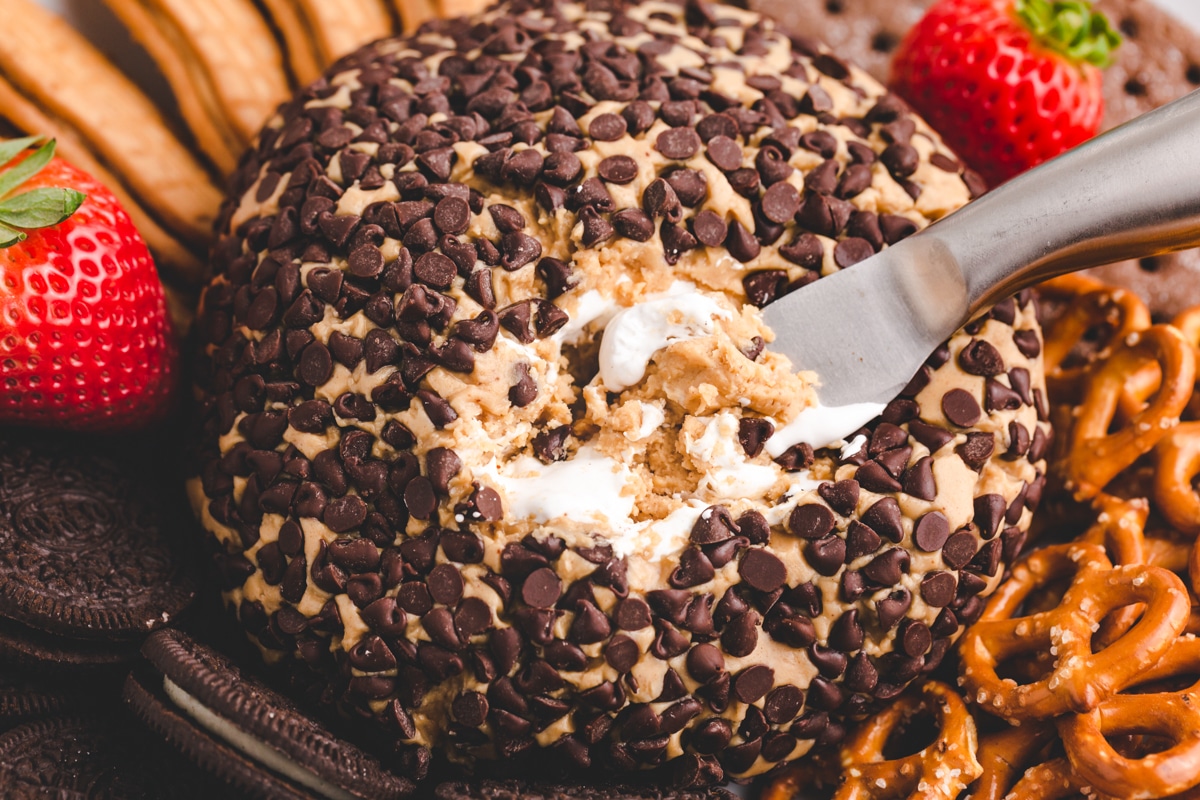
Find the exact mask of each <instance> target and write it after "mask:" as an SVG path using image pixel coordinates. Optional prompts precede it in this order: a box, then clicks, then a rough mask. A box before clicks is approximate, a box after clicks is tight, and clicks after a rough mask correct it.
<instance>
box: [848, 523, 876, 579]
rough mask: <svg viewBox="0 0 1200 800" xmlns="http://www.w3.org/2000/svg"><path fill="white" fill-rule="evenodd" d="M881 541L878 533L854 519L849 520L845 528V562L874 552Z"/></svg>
mask: <svg viewBox="0 0 1200 800" xmlns="http://www.w3.org/2000/svg"><path fill="white" fill-rule="evenodd" d="M882 541H883V540H882V539H881V538H880V536H879V534H878V533H876V532H875V531H873V530H871V529H870V528H869V527H867V526H866V525H864V524H862V523H861V522H859V521H858V520H856V519H855V520H851V521H850V525H849V527H848V528H846V563H847V564H849V563H850V562H851V561H854V560H855V559H857V558H861V557H862V556H866V555H870V554H871V553H874V552H875V551H876V550H878V549H879V545H880V544H881V543H882ZM846 574H847V575H848V574H850V573H846Z"/></svg>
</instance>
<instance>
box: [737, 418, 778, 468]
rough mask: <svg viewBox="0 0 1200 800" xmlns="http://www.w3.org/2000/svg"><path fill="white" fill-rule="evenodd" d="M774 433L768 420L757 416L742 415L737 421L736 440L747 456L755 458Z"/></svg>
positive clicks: (773, 427) (773, 428)
mask: <svg viewBox="0 0 1200 800" xmlns="http://www.w3.org/2000/svg"><path fill="white" fill-rule="evenodd" d="M774 433H775V426H774V425H773V424H771V421H770V420H767V419H762V418H759V417H743V418H742V419H741V420H739V421H738V441H739V442H741V445H742V450H743V451H744V452H745V453H746V457H747V458H755V457H756V456H758V454H759V453H761V452H762V450H763V447H764V446H765V445H766V443H767V439H770V438H771V436H772V434H774Z"/></svg>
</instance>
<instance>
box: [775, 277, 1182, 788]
mask: <svg viewBox="0 0 1200 800" xmlns="http://www.w3.org/2000/svg"><path fill="white" fill-rule="evenodd" d="M1042 295H1043V298H1044V308H1045V309H1046V310H1047V323H1046V339H1045V345H1044V348H1043V354H1044V357H1045V362H1046V373H1047V386H1048V391H1049V394H1050V396H1051V400H1052V403H1053V412H1052V413H1053V414H1054V418H1055V419H1054V421H1055V425H1056V428H1055V431H1056V435H1057V439H1056V443H1055V455H1054V460H1053V463H1052V469H1053V470H1054V471H1055V477H1056V483H1057V486H1056V487H1055V490H1054V491H1052V492H1051V493H1049V496H1048V502H1047V507H1044V508H1043V509H1042V512H1041V513H1042V521H1041V523H1042V524H1041V525H1040V529H1041V532H1040V539H1039V541H1037V542H1036V549H1034V550H1033V551H1032V552H1030V553H1028V554H1027V555H1026V556H1025V557H1024V558H1023V559H1022V560H1021V561H1020V562H1018V563H1017V564H1016V565H1014V566H1013V568H1012V570H1011V572H1010V574H1009V576H1008V577H1007V578H1006V580H1005V581H1004V582H1003V583H1002V584H1001V585H1000V588H999V589H998V590H997V592H996V593H995V594H994V595H993V596H992V597H991V598H990V600H989V602H988V604H987V606H986V609H985V611H984V613H983V615H982V617H981V618H980V620H979V621H978V622H977V623H976V624H975V625H973V626H972V627H971V628H970V629H969V630H968V631H967V632H966V633H964V634H963V636H962V639H961V640H960V642H959V645H958V649H957V665H958V666H957V669H958V678H957V683H958V687H957V688H954V687H951V686H949V685H947V684H944V683H936V682H931V683H927V684H926V685H924V686H922V687H916V688H914V689H912V690H910V691H909V692H908V693H907V694H905V695H902V696H901V697H900V698H899V699H898V700H897V701H896V702H895V703H894V704H892V705H891V706H889V707H888V708H886V709H884V710H883V711H882V712H880V713H878V714H876V715H875V716H874V717H872V718H870V719H868V720H867V721H866V722H865V723H863V724H862V725H861V726H860V727H859V728H858V730H857V731H855V732H854V733H852V735H851V736H850V737H849V738H848V739H847V740H846V741H845V742H844V743H843V744H842V746H841V748H840V750H839V751H838V752H836V753H833V754H829V755H828V756H826V757H825V758H824V760H822V759H820V758H818V759H816V760H815V761H813V762H811V763H809V764H806V765H804V766H802V767H798V768H793V769H792V770H790V771H788V772H786V773H784V774H782V775H781V776H779V777H778V778H777V779H776V780H775V781H774V782H773V783H772V784H770V785H769V786H768V787H767V789H766V790H765V792H764V793H763V795H762V799H761V800H794V799H795V800H801V799H803V800H809V799H810V798H815V797H819V796H821V794H820V792H819V791H817V790H818V789H819V788H820V787H822V786H825V787H826V791H825V795H826V796H828V795H829V794H830V792H832V794H833V797H835V798H836V800H868V799H869V800H894V799H896V798H946V799H947V800H949V799H950V798H964V800H965V799H968V798H969V800H1000V798H1008V800H1035V798H1036V799H1038V800H1045V799H1047V798H1053V799H1054V800H1057V799H1058V798H1077V797H1087V798H1122V800H1152V799H1154V798H1193V799H1194V798H1200V639H1197V638H1195V637H1194V635H1193V634H1194V633H1196V632H1200V610H1198V609H1200V600H1198V599H1197V598H1198V596H1200V538H1198V537H1200V494H1198V493H1197V488H1196V483H1195V481H1196V478H1197V476H1200V392H1196V391H1195V388H1196V369H1197V367H1196V365H1197V360H1198V359H1200V352H1198V348H1200V308H1196V309H1192V310H1189V311H1187V312H1184V313H1183V314H1181V315H1180V316H1179V317H1177V318H1176V319H1174V320H1173V321H1172V322H1171V323H1170V324H1153V323H1152V320H1151V315H1150V312H1149V311H1148V310H1147V308H1146V307H1145V305H1144V304H1143V303H1142V302H1141V300H1139V299H1138V298H1137V297H1136V296H1135V295H1134V294H1133V293H1131V292H1127V291H1125V290H1122V289H1118V288H1115V287H1111V286H1108V285H1105V284H1102V283H1100V282H1098V281H1095V280H1092V279H1089V278H1083V277H1079V276H1069V277H1067V278H1062V279H1058V280H1055V281H1052V282H1050V283H1049V284H1047V285H1045V286H1044V287H1043V291H1042ZM918 721H920V722H922V723H924V726H925V728H926V729H929V732H931V733H932V739H930V738H929V732H927V734H926V736H925V738H923V739H921V741H922V742H925V741H928V742H929V743H928V745H927V746H925V747H923V748H922V749H921V750H919V751H917V752H915V753H913V752H908V751H911V749H912V747H911V746H909V747H908V748H907V749H905V748H904V746H903V742H904V740H905V739H906V738H908V739H912V738H913V737H914V736H916V735H918V734H916V733H914V732H915V731H916V730H918V725H917V723H918ZM892 748H898V749H899V750H901V751H902V752H907V754H906V755H903V756H902V757H899V756H894V755H892V753H889V752H888V750H889V749H892ZM893 752H894V750H893Z"/></svg>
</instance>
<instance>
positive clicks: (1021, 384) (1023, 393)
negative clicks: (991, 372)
mask: <svg viewBox="0 0 1200 800" xmlns="http://www.w3.org/2000/svg"><path fill="white" fill-rule="evenodd" d="M1008 384H1009V386H1011V387H1012V388H1013V391H1014V392H1016V393H1017V394H1018V395H1019V396H1020V397H1021V402H1022V403H1024V404H1025V405H1027V406H1031V405H1033V387H1032V380H1031V379H1030V377H1029V370H1027V369H1025V368H1024V367H1013V368H1012V369H1010V370H1009V371H1008Z"/></svg>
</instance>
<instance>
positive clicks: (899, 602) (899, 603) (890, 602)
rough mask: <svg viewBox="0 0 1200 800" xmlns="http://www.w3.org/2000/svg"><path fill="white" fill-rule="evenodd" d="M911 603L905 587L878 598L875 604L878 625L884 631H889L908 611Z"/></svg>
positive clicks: (910, 597)
mask: <svg viewBox="0 0 1200 800" xmlns="http://www.w3.org/2000/svg"><path fill="white" fill-rule="evenodd" d="M911 605H912V595H911V594H909V591H908V590H907V589H896V590H895V591H893V592H892V593H891V594H889V595H888V596H887V597H885V598H883V599H882V600H880V601H879V602H878V603H876V604H875V612H876V614H877V615H878V617H879V625H880V627H881V628H883V630H885V631H890V630H891V629H892V628H894V627H895V626H896V624H897V623H898V622H899V621H900V620H901V619H902V618H903V617H904V615H905V614H906V613H908V609H909V607H910V606H911Z"/></svg>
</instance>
